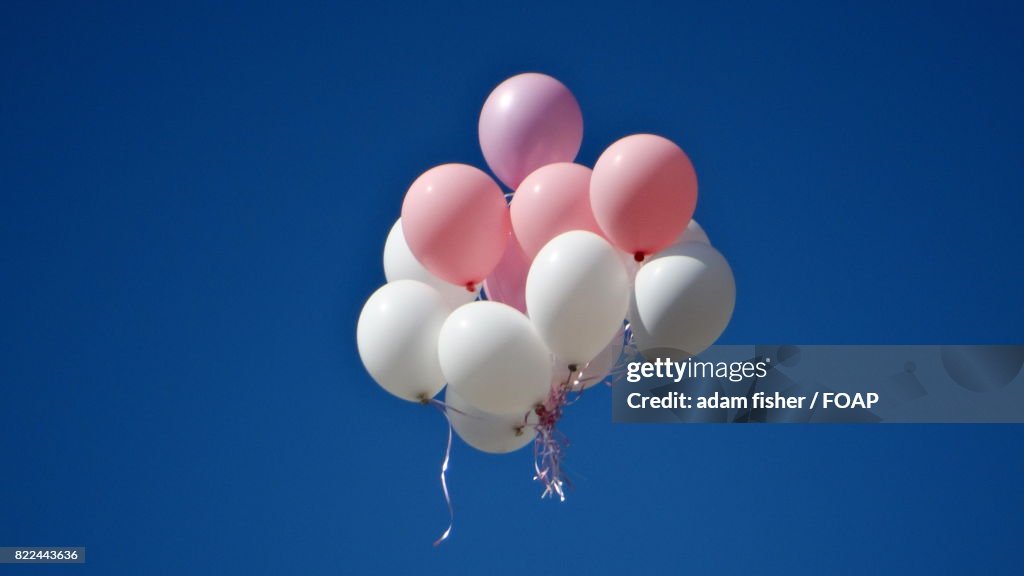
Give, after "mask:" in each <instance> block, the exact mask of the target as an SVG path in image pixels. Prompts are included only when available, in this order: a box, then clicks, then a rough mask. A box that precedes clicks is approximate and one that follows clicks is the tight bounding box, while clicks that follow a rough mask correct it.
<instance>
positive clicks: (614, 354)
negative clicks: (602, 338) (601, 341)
mask: <svg viewBox="0 0 1024 576" xmlns="http://www.w3.org/2000/svg"><path fill="white" fill-rule="evenodd" d="M623 347H624V346H623V328H622V327H621V326H620V327H619V331H618V332H616V333H615V335H614V336H612V339H611V341H610V342H608V345H607V346H605V347H604V349H603V350H601V351H600V352H598V353H597V356H595V357H594V358H593V359H592V360H591V361H590V362H587V363H586V364H584V365H582V366H580V370H579V372H578V373H577V374H576V376H575V377H574V378H573V383H572V387H573V389H574V390H577V389H580V388H582V389H584V390H586V389H587V388H590V387H591V386H593V385H595V384H597V383H599V382H601V381H602V380H604V379H605V377H606V376H608V374H609V373H610V372H611V371H612V368H614V367H615V364H616V363H617V362H618V361H619V358H620V357H621V356H622V349H623ZM567 365H568V363H567V362H565V361H564V360H561V359H559V358H556V359H555V367H554V370H555V379H556V380H557V381H559V382H563V383H564V382H565V378H566V377H565V369H566V366H567Z"/></svg>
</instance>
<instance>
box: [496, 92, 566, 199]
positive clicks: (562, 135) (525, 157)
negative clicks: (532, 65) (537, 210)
mask: <svg viewBox="0 0 1024 576" xmlns="http://www.w3.org/2000/svg"><path fill="white" fill-rule="evenodd" d="M479 129H480V149H481V150H482V151H483V153H484V159H485V160H487V165H488V166H490V167H491V170H492V171H494V173H495V174H496V175H497V176H498V179H499V180H501V181H502V182H504V183H505V185H506V186H508V187H509V188H512V189H513V190H514V189H516V188H518V187H519V183H520V182H522V181H523V178H526V176H527V175H528V174H529V173H530V172H533V171H534V170H536V169H538V168H540V167H541V166H544V165H547V164H553V163H555V162H572V161H573V160H574V159H575V158H576V154H577V153H578V152H579V151H580V144H581V143H582V142H583V114H582V113H581V112H580V105H579V104H578V103H577V102H576V97H575V96H573V95H572V92H569V89H568V88H566V87H565V85H564V84H562V83H561V82H559V81H558V80H555V79H554V78H552V77H551V76H546V75H544V74H535V73H530V74H520V75H518V76H513V77H511V78H509V79H508V80H505V81H504V82H502V83H501V84H499V85H498V87H497V88H495V89H494V91H493V92H491V95H490V96H488V97H487V101H486V102H484V107H483V110H481V111H480V126H479Z"/></svg>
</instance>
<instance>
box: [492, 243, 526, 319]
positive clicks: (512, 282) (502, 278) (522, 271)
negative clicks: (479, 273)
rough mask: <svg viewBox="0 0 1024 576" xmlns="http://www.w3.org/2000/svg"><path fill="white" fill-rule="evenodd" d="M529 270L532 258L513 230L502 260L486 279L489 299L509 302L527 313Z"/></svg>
mask: <svg viewBox="0 0 1024 576" xmlns="http://www.w3.org/2000/svg"><path fill="white" fill-rule="evenodd" d="M529 272H530V258H527V256H526V254H525V253H524V252H523V249H522V247H521V246H520V245H519V241H518V240H517V239H516V235H515V232H513V233H512V235H511V236H509V239H508V244H507V245H506V246H505V254H504V255H503V256H502V257H501V261H500V262H498V265H497V266H496V267H495V268H494V270H493V271H492V272H491V275H490V276H488V277H487V280H484V292H486V293H487V299H488V300H494V301H495V302H502V303H504V304H508V305H509V306H511V307H513V308H515V309H516V310H519V311H520V312H522V313H523V314H526V275H527V274H528V273H529Z"/></svg>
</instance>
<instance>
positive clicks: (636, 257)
mask: <svg viewBox="0 0 1024 576" xmlns="http://www.w3.org/2000/svg"><path fill="white" fill-rule="evenodd" d="M633 260H636V261H637V262H643V261H644V253H643V252H637V253H635V254H633Z"/></svg>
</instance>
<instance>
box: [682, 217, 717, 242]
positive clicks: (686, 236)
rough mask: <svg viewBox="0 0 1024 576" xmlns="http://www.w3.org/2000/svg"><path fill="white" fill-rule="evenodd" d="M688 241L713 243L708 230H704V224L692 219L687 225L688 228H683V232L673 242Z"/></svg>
mask: <svg viewBox="0 0 1024 576" xmlns="http://www.w3.org/2000/svg"><path fill="white" fill-rule="evenodd" d="M686 242H700V243H702V244H707V245H709V246H710V245H711V240H710V239H709V238H708V234H707V232H705V231H704V227H703V226H701V225H700V224H697V221H696V220H690V223H689V224H687V225H686V230H683V233H682V234H680V235H679V238H676V241H675V242H673V244H685V243H686Z"/></svg>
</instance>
